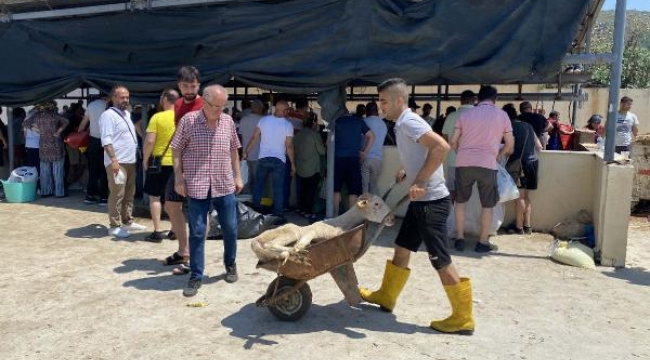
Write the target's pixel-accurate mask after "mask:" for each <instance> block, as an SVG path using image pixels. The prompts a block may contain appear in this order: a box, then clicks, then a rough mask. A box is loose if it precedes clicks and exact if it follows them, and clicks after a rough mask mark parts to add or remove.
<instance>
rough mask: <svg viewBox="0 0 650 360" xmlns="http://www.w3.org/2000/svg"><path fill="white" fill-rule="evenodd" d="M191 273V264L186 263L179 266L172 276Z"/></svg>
mask: <svg viewBox="0 0 650 360" xmlns="http://www.w3.org/2000/svg"><path fill="white" fill-rule="evenodd" d="M189 273H190V263H189V262H184V263H181V264H179V265H178V266H177V267H175V268H174V270H172V274H174V275H187V274H189Z"/></svg>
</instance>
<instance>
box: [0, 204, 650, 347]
mask: <svg viewBox="0 0 650 360" xmlns="http://www.w3.org/2000/svg"><path fill="white" fill-rule="evenodd" d="M81 200H82V198H81V195H77V196H75V197H71V198H67V199H43V200H38V201H36V202H34V203H31V204H7V203H0V229H1V230H0V247H1V248H2V249H3V251H2V253H3V258H4V260H3V269H4V271H2V272H0V359H174V358H179V359H180V358H184V359H222V358H229V359H294V358H303V359H379V358H383V359H398V358H399V359H402V358H403V359H596V358H602V359H610V360H613V359H637V358H638V359H650V306H649V305H648V303H649V302H650V222H648V220H647V219H646V218H632V220H631V222H630V227H629V239H628V256H627V264H628V266H627V267H626V268H624V269H618V270H614V269H612V268H598V269H597V270H595V271H594V270H582V269H578V268H573V267H569V266H564V265H560V264H556V263H554V262H552V261H551V260H549V259H548V257H547V249H548V247H549V244H550V243H551V241H552V238H551V236H549V235H545V234H535V235H534V236H516V235H503V236H498V237H496V238H494V242H495V243H497V244H498V245H499V246H500V250H499V252H498V253H495V254H491V255H488V256H477V255H476V254H475V253H473V252H464V253H454V261H455V263H456V264H457V266H458V268H459V270H460V272H461V274H462V275H465V276H469V277H470V278H471V279H472V282H473V286H474V309H475V310H474V311H475V317H476V322H477V330H476V332H475V334H474V336H471V337H467V336H454V335H442V334H437V333H435V332H434V331H432V330H430V329H429V328H428V324H429V322H430V321H431V320H432V319H437V318H442V317H445V316H447V315H448V313H449V311H450V310H449V305H448V302H447V300H446V297H445V296H444V292H443V289H442V287H441V285H440V283H439V281H438V279H437V276H436V275H435V273H434V271H433V269H432V267H431V265H430V264H429V262H428V259H427V256H426V255H425V254H423V253H418V254H417V255H416V256H414V257H413V259H412V264H411V265H412V266H411V268H412V273H411V278H410V280H409V282H408V283H407V285H406V287H405V289H404V291H403V293H402V296H401V298H400V299H399V302H398V305H397V307H396V309H395V311H394V312H393V313H392V314H388V313H384V312H381V311H378V310H376V309H375V308H373V307H371V306H369V305H361V306H359V307H356V308H352V307H349V306H348V305H347V304H346V303H345V302H344V301H343V296H342V294H341V293H340V291H339V290H338V288H337V287H336V285H335V283H334V281H333V280H332V279H331V278H330V277H329V276H321V277H318V278H316V279H314V280H313V281H311V282H310V283H309V284H310V286H311V290H312V293H313V305H312V307H311V309H310V310H309V312H308V313H307V315H306V316H305V317H304V318H303V319H301V320H300V321H299V322H296V323H284V322H280V321H277V320H276V318H275V317H273V316H272V315H271V313H270V312H269V311H268V310H267V309H265V308H258V307H256V306H255V304H254V303H255V301H256V300H257V299H258V298H259V297H260V296H261V295H262V294H263V293H264V292H265V289H266V288H267V286H268V284H269V283H270V282H271V281H272V280H273V278H274V274H273V273H271V272H268V271H265V270H261V269H256V268H255V264H256V261H257V259H256V257H255V255H254V254H253V252H252V251H251V250H250V241H249V240H239V252H238V254H239V255H238V268H239V272H240V280H239V281H238V282H237V283H235V284H228V283H226V282H225V281H223V280H222V274H223V266H222V265H221V263H222V257H221V254H222V249H223V247H222V243H221V241H218V240H210V241H208V244H207V247H206V254H207V256H206V263H207V265H206V272H207V274H208V275H209V278H208V280H207V281H206V283H204V286H203V287H202V288H201V289H200V292H199V295H197V296H196V297H195V298H193V299H191V300H188V299H187V298H184V297H183V296H182V294H181V289H182V287H183V286H184V285H185V282H186V280H187V278H186V277H184V276H174V275H171V273H170V271H169V270H170V269H169V268H167V267H165V266H163V265H162V264H161V263H160V259H162V258H164V257H165V256H167V255H169V254H171V253H172V252H173V251H174V250H175V246H176V244H175V242H172V241H168V240H166V241H164V242H163V243H161V244H152V243H148V242H144V241H141V239H142V238H143V237H144V236H145V233H142V234H137V235H134V236H133V237H132V238H131V239H128V240H116V239H112V238H110V237H108V236H107V235H106V228H105V224H106V220H107V219H106V215H105V209H104V208H100V207H99V206H96V205H84V204H82V203H81ZM138 221H141V222H142V223H144V224H147V225H149V226H150V225H151V222H150V220H148V219H138ZM168 225H169V224H168V223H166V226H168ZM395 231H396V230H395V228H393V229H390V230H388V231H385V232H384V233H383V235H382V237H381V238H380V239H379V241H378V244H376V245H375V246H373V247H372V248H371V249H370V250H369V251H368V253H366V255H365V256H364V257H362V258H361V259H360V260H359V261H358V262H357V263H356V264H355V268H356V272H357V275H358V278H359V281H360V283H361V284H362V285H366V286H370V287H375V286H376V285H378V284H379V282H380V281H381V276H382V272H383V267H384V264H385V261H386V259H387V258H389V257H390V256H391V254H392V248H391V246H392V239H393V238H394V236H395ZM194 301H205V302H207V303H208V304H209V305H208V306H207V307H203V308H192V307H187V306H186V305H187V304H188V303H190V302H194Z"/></svg>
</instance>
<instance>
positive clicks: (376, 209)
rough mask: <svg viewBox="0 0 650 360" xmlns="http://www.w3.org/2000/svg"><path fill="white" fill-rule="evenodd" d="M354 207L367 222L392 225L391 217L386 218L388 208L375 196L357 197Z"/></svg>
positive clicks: (392, 219)
mask: <svg viewBox="0 0 650 360" xmlns="http://www.w3.org/2000/svg"><path fill="white" fill-rule="evenodd" d="M356 207H357V208H358V209H359V210H360V211H361V213H362V214H363V216H364V217H365V218H366V219H367V220H368V221H372V222H376V223H381V222H384V220H385V223H386V225H387V226H391V225H393V224H394V220H395V219H394V218H393V216H392V215H391V216H388V218H387V215H388V213H390V208H389V207H388V205H386V203H385V202H384V201H383V200H382V199H381V198H380V197H379V196H377V195H371V194H365V195H362V196H360V197H359V199H358V200H357V205H356Z"/></svg>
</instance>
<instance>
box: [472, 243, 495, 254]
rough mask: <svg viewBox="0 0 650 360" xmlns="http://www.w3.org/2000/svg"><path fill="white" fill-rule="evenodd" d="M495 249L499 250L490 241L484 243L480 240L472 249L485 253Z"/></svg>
mask: <svg viewBox="0 0 650 360" xmlns="http://www.w3.org/2000/svg"><path fill="white" fill-rule="evenodd" d="M497 250H499V247H498V246H496V245H494V244H492V243H490V242H488V243H487V244H484V243H482V242H480V241H479V242H477V243H476V247H475V248H474V251H476V252H477V253H486V252H490V251H497Z"/></svg>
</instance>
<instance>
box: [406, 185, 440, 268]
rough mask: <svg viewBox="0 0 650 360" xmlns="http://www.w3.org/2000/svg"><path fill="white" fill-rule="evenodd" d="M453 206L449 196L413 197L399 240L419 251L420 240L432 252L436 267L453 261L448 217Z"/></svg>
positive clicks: (407, 247) (432, 261) (432, 260)
mask: <svg viewBox="0 0 650 360" xmlns="http://www.w3.org/2000/svg"><path fill="white" fill-rule="evenodd" d="M450 208H451V200H450V198H449V196H447V197H445V198H442V199H438V200H431V201H412V202H411V203H410V204H409V206H408V210H406V216H405V217H404V221H403V222H402V227H401V228H400V229H399V233H398V234H397V238H396V239H395V244H396V245H398V246H401V247H403V248H405V249H408V250H411V251H413V252H417V251H418V248H419V247H420V244H422V242H424V246H425V247H426V248H427V252H428V253H429V261H431V264H432V265H433V267H434V268H436V270H440V269H442V268H444V267H445V266H447V265H449V264H451V256H450V255H449V244H448V243H447V218H448V217H449V211H450Z"/></svg>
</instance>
